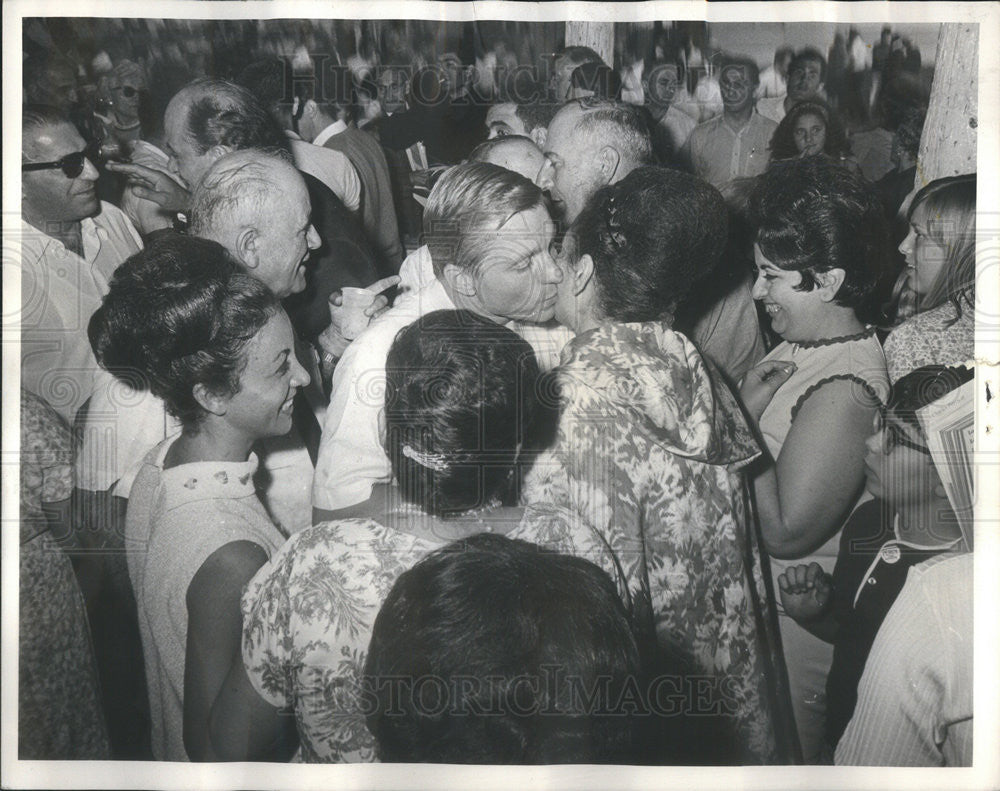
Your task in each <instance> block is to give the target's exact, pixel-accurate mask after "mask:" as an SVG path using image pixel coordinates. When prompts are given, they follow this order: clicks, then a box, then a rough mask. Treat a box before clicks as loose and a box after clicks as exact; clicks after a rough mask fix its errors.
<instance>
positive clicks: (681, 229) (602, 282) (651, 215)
mask: <svg viewBox="0 0 1000 791" xmlns="http://www.w3.org/2000/svg"><path fill="white" fill-rule="evenodd" d="M727 228H728V219H727V211H726V204H725V201H724V200H723V198H722V196H721V195H720V194H719V192H718V190H716V189H715V188H714V187H712V186H711V185H709V184H708V183H706V182H705V181H702V180H701V179H699V178H697V177H695V176H692V175H689V174H687V173H681V172H680V171H676V170H668V169H666V168H659V167H652V166H648V167H642V168H638V169H637V170H633V171H632V172H631V173H629V175H628V176H626V177H625V178H624V179H623V180H622V181H620V182H618V183H616V184H612V185H610V186H607V187H603V188H601V189H600V190H598V191H597V192H596V193H595V194H594V195H593V196H592V197H591V199H590V200H589V201H587V205H586V206H585V207H584V209H583V211H582V212H581V213H580V216H579V217H578V218H577V219H576V221H575V222H574V223H573V226H572V227H571V228H570V231H569V233H568V234H567V244H568V245H570V249H569V250H567V255H569V256H570V257H573V258H576V259H578V258H580V257H582V256H584V255H589V256H590V257H591V258H592V259H593V261H594V275H595V277H596V282H597V294H598V301H599V306H600V309H601V312H602V313H603V315H604V316H605V317H607V318H609V319H612V320H614V321H623V322H628V321H635V322H640V321H656V320H661V319H667V318H670V317H672V316H673V313H674V310H675V308H676V307H677V305H678V304H679V303H680V302H682V301H683V299H684V298H685V296H686V295H687V293H688V292H689V291H690V290H691V288H692V287H693V286H694V285H695V284H697V283H698V282H699V281H702V280H703V279H705V278H707V277H709V276H710V275H711V274H712V272H713V270H714V269H715V268H716V265H717V264H718V262H719V257H720V256H721V254H722V251H723V249H724V248H725V245H726V235H727Z"/></svg>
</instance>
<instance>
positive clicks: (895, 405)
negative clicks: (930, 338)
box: [885, 365, 974, 434]
mask: <svg viewBox="0 0 1000 791" xmlns="http://www.w3.org/2000/svg"><path fill="white" fill-rule="evenodd" d="M973 375H974V372H973V370H972V368H970V367H968V366H965V365H953V366H945V365H925V366H924V367H922V368H917V369H916V370H914V371H910V372H909V373H908V374H906V375H905V376H901V377H900V378H899V379H898V380H897V381H896V383H895V384H893V386H892V392H891V393H890V394H889V399H888V401H887V402H886V405H885V408H886V411H887V412H891V413H892V414H893V415H894V416H895V417H896V418H898V419H899V420H902V421H904V422H906V423H909V424H910V425H911V426H913V427H914V428H915V429H916V430H917V431H919V432H920V433H921V434H923V433H924V431H923V428H922V427H921V426H920V421H919V419H918V418H917V412H918V411H919V410H920V409H923V408H924V407H925V406H927V405H928V404H932V403H934V402H936V401H941V399H944V398H945V397H946V396H948V395H949V394H951V393H953V392H954V391H955V390H957V389H958V388H960V387H961V386H962V385H964V384H965V383H966V382H969V381H971V380H972V378H973ZM969 409H970V410H971V409H972V404H971V403H970V405H969Z"/></svg>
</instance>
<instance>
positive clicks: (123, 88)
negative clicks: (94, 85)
mask: <svg viewBox="0 0 1000 791" xmlns="http://www.w3.org/2000/svg"><path fill="white" fill-rule="evenodd" d="M115 90H116V91H118V92H119V93H120V94H121V95H122V96H124V97H125V98H126V99H131V98H132V97H133V96H135V95H136V94H137V93H139V91H138V90H137V89H135V88H133V87H132V86H131V85H119V86H118V87H117V88H115Z"/></svg>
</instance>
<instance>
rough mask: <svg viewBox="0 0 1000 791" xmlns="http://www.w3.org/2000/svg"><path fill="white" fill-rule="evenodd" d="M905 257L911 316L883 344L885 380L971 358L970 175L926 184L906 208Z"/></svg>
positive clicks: (972, 218) (972, 177)
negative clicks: (913, 302) (912, 299)
mask: <svg viewBox="0 0 1000 791" xmlns="http://www.w3.org/2000/svg"><path fill="white" fill-rule="evenodd" d="M909 222H910V232H909V234H908V235H907V237H906V238H905V239H904V240H903V243H902V244H901V245H900V246H899V251H900V252H901V253H902V254H903V256H904V257H905V258H906V266H907V272H908V275H909V286H910V288H912V289H913V291H914V292H915V293H916V296H917V313H916V315H914V316H912V317H910V318H909V319H907V320H906V321H904V322H903V323H902V324H900V325H899V326H898V327H896V329H894V330H893V331H892V332H891V333H890V334H889V337H888V338H886V341H885V359H886V363H887V365H888V368H889V379H890V380H891V381H893V382H895V381H896V380H897V379H899V378H900V377H901V376H903V375H904V374H906V373H907V372H909V371H912V370H914V369H916V368H919V367H921V366H924V365H960V364H962V363H965V362H968V361H969V360H971V359H972V356H973V345H974V335H975V288H976V174H975V173H973V174H971V175H965V176H952V177H949V178H943V179H938V180H937V181H932V182H931V183H930V184H928V185H927V186H926V187H924V188H923V189H921V190H920V192H918V193H917V195H916V197H915V198H914V199H913V203H911V204H910V214H909Z"/></svg>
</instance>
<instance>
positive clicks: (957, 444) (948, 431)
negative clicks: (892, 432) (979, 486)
mask: <svg viewBox="0 0 1000 791" xmlns="http://www.w3.org/2000/svg"><path fill="white" fill-rule="evenodd" d="M975 405H976V399H975V379H973V380H971V381H969V382H966V383H965V384H964V385H962V386H961V387H959V388H958V389H956V390H953V391H952V392H950V393H948V395H946V396H944V397H943V398H939V399H938V400H937V401H934V402H932V403H930V404H928V405H927V406H925V407H923V408H922V409H920V410H918V411H917V419H918V420H919V421H920V425H921V427H922V428H923V430H924V434H925V435H926V437H927V447H928V448H930V451H931V458H932V459H933V460H934V466H935V467H936V468H937V471H938V475H940V477H941V482H942V483H943V484H944V490H945V493H946V494H947V495H948V501H949V502H950V503H951V507H952V509H953V510H954V511H955V515H956V516H957V517H958V523H959V527H960V528H961V530H962V539H963V541H964V542H965V545H966V549H967V550H969V551H971V550H972V544H973V537H972V534H973V506H974V503H975V498H974V496H973V466H972V464H973V452H974V449H975V438H976V415H975Z"/></svg>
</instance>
